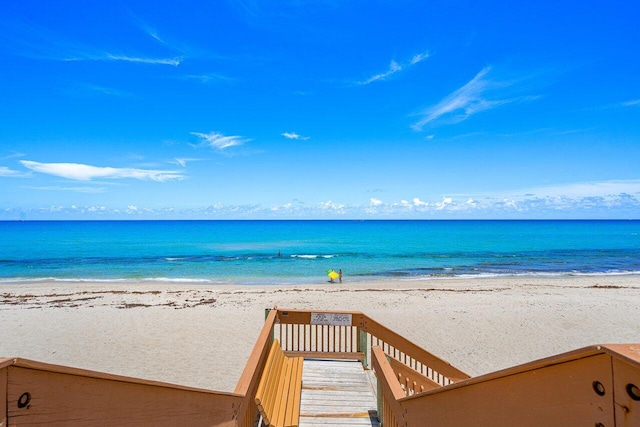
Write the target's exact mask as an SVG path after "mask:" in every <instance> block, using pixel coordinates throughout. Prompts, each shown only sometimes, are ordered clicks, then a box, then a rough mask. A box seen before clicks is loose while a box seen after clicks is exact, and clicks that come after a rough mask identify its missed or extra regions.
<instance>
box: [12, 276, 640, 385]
mask: <svg viewBox="0 0 640 427" xmlns="http://www.w3.org/2000/svg"><path fill="white" fill-rule="evenodd" d="M274 305H277V306H278V307H280V308H292V309H293V308H301V309H317V310H345V311H346V310H349V311H362V312H365V313H366V314H367V315H369V316H370V317H372V318H374V319H375V320H377V321H379V322H380V323H382V324H383V325H385V326H387V327H389V328H391V329H393V330H394V331H396V332H398V333H400V334H401V335H403V336H405V337H406V338H407V339H409V340H411V341H413V342H414V343H415V344H417V345H419V346H420V347H423V348H425V349H426V350H428V351H430V352H431V353H433V354H436V355H437V356H439V357H441V358H442V359H444V360H446V361H448V362H450V363H451V364H452V365H454V366H456V367H458V368H459V369H462V370H463V371H466V372H468V373H469V374H471V375H472V376H477V375H481V374H485V373H488V372H492V371H495V370H498V369H503V368H507V367H510V366H514V365H517V364H521V363H525V362H529V361H532V360H535V359H539V358H542V357H547V356H551V355H554V354H558V353H562V352H566V351H571V350H575V349H577V348H581V347H585V346H588V345H594V344H604V343H625V342H626V343H631V342H640V332H639V331H638V329H637V327H636V325H635V322H634V320H633V319H635V317H636V316H637V313H638V312H639V311H640V276H639V275H597V276H571V277H533V276H509V277H498V278H496V277H492V278H473V279H468V278H464V279H462V278H443V279H436V278H431V279H427V280H384V281H374V282H349V281H348V280H345V282H344V283H342V284H340V283H334V284H330V283H322V284H307V285H234V284H225V285H218V284H215V285H212V284H198V283H176V282H115V283H114V282H108V283H105V282H75V283H70V282H53V283H52V282H38V283H30V284H25V283H14V284H10V283H7V282H3V283H1V284H0V316H2V319H3V329H4V330H3V340H2V341H1V342H0V357H19V358H25V359H32V360H38V361H41V362H47V363H54V364H59V365H65V366H73V367H77V368H83V369H90V370H96V371H102V372H109V373H113V374H118V375H125V376H132V377H139V378H144V379H150V380H156V381H163V382H169V383H175V384H181V385H186V386H193V387H199V388H205V389H213V390H219V391H232V390H233V388H234V387H235V384H236V382H237V380H238V379H239V378H240V374H241V372H242V369H243V368H244V366H245V363H246V361H247V359H248V356H249V354H250V352H251V350H252V348H253V345H254V343H255V340H256V338H257V336H258V334H259V333H260V329H261V327H262V323H263V321H264V309H266V308H270V307H273V306H274Z"/></svg>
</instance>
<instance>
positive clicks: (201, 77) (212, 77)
mask: <svg viewBox="0 0 640 427" xmlns="http://www.w3.org/2000/svg"><path fill="white" fill-rule="evenodd" d="M178 78H179V79H182V80H195V81H198V82H200V83H203V84H210V83H216V82H231V81H234V80H235V79H233V78H231V77H227V76H223V75H222V74H216V73H206V74H188V75H185V76H180V77H178Z"/></svg>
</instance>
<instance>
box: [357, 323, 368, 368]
mask: <svg viewBox="0 0 640 427" xmlns="http://www.w3.org/2000/svg"><path fill="white" fill-rule="evenodd" d="M358 333H359V335H358V351H359V352H362V353H364V358H363V359H362V366H364V367H365V368H366V367H368V366H369V359H368V358H367V350H368V348H367V333H366V332H365V331H363V330H362V329H360V328H358Z"/></svg>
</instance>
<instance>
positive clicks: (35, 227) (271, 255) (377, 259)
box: [0, 221, 640, 285]
mask: <svg viewBox="0 0 640 427" xmlns="http://www.w3.org/2000/svg"><path fill="white" fill-rule="evenodd" d="M0 236H1V238H0V284H1V283H2V282H13V283H15V282H25V283H27V282H28V283H32V282H40V281H59V282H65V281H70V282H82V281H105V282H109V281H114V282H117V281H141V282H142V281H176V282H186V283H189V282H195V283H210V284H222V283H232V284H259V285H267V284H303V283H323V282H326V281H327V280H328V278H327V271H328V270H329V269H335V270H336V271H337V270H338V269H342V270H343V273H344V280H345V282H355V281H358V282H362V281H379V280H389V279H393V280H417V279H425V278H449V277H472V278H473V277H493V276H513V275H535V276H564V275H620V274H640V221H15V222H14V221H4V222H0Z"/></svg>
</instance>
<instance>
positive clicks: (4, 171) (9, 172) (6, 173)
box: [0, 166, 21, 177]
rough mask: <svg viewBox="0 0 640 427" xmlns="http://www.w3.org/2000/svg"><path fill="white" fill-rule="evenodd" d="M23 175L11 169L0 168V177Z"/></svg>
mask: <svg viewBox="0 0 640 427" xmlns="http://www.w3.org/2000/svg"><path fill="white" fill-rule="evenodd" d="M19 175H21V173H20V172H18V171H14V170H11V169H9V168H8V167H6V166H0V177H8V176H10V177H15V176H19Z"/></svg>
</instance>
